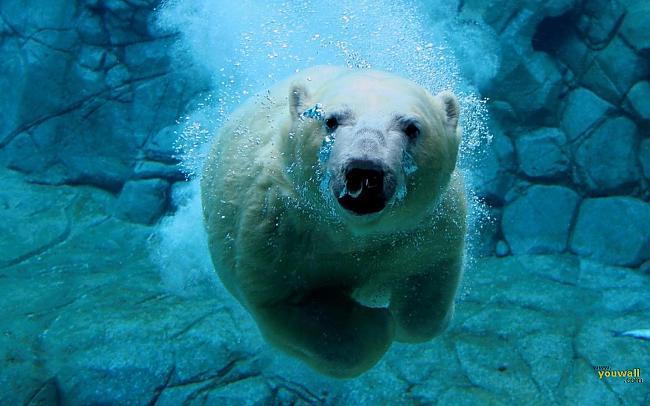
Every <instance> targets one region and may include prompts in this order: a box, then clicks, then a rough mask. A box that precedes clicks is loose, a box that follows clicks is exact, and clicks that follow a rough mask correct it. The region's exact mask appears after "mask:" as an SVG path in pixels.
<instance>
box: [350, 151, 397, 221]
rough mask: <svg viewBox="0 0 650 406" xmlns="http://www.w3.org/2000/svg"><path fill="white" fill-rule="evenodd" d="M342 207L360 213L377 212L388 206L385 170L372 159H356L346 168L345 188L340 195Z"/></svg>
mask: <svg viewBox="0 0 650 406" xmlns="http://www.w3.org/2000/svg"><path fill="white" fill-rule="evenodd" d="M338 201H339V204H340V205H341V207H343V208H344V209H346V210H349V211H351V212H353V213H355V214H358V215H364V214H370V213H376V212H378V211H381V210H382V209H383V208H384V207H385V206H386V201H387V198H386V194H385V193H384V170H383V169H382V167H381V165H379V164H377V163H374V162H371V161H354V162H351V163H350V164H349V165H347V167H346V168H345V188H344V189H343V191H342V192H341V193H340V194H339V196H338Z"/></svg>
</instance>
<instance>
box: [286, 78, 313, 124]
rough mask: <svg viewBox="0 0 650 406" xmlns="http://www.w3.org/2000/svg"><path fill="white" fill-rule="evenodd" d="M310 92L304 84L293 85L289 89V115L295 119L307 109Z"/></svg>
mask: <svg viewBox="0 0 650 406" xmlns="http://www.w3.org/2000/svg"><path fill="white" fill-rule="evenodd" d="M308 99H309V91H308V90H307V88H306V87H305V85H304V84H302V83H293V84H292V85H291V88H290V89H289V114H291V117H292V118H293V119H297V118H298V117H300V115H301V114H302V112H303V111H305V110H306V109H307V103H308Z"/></svg>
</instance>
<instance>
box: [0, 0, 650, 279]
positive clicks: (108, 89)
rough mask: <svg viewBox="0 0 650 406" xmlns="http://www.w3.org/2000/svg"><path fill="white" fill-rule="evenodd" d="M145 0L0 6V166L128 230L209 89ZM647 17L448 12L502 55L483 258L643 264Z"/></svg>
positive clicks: (523, 4)
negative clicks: (97, 201)
mask: <svg viewBox="0 0 650 406" xmlns="http://www.w3.org/2000/svg"><path fill="white" fill-rule="evenodd" d="M158 1H159V0H128V1H127V0H74V1H66V0H53V1H49V2H33V5H32V6H30V5H25V2H24V1H19V0H5V1H3V5H2V9H1V10H0V54H1V55H2V56H3V57H2V58H0V83H1V84H2V86H1V88H2V89H3V91H4V92H5V94H3V95H2V97H1V98H0V110H1V111H2V117H3V120H0V162H2V163H3V164H4V165H6V166H8V167H9V168H11V169H14V170H18V171H20V172H23V173H25V174H27V175H28V178H29V179H30V180H31V181H33V182H36V183H46V184H73V185H74V184H84V185H93V186H96V187H99V188H102V189H105V190H108V191H110V192H112V193H114V194H118V195H119V199H118V204H117V206H116V207H117V209H116V212H115V214H116V215H117V216H118V217H121V218H124V219H127V220H129V221H133V222H140V223H154V222H155V221H156V220H157V219H158V218H159V217H160V215H162V214H163V213H164V212H165V211H167V210H169V209H170V207H169V199H168V196H169V191H170V185H171V184H173V183H174V182H178V181H182V180H183V176H182V174H181V173H180V171H179V169H178V167H177V166H176V165H175V164H176V161H175V159H174V149H173V140H174V139H175V137H176V135H175V134H174V131H173V128H174V127H173V125H174V124H175V120H176V119H177V118H178V117H181V116H182V115H184V114H185V113H186V112H189V111H192V110H193V106H192V105H191V103H192V101H194V100H198V99H199V98H198V97H197V95H199V94H201V93H202V92H204V91H206V90H208V89H209V87H210V81H209V74H208V73H207V72H202V71H200V70H199V69H198V68H196V67H194V66H191V65H188V64H186V63H184V62H183V61H174V63H173V64H172V63H171V61H170V53H171V47H172V45H173V44H174V43H175V41H176V39H177V34H175V33H173V32H172V33H170V32H157V31H155V30H152V29H151V27H152V24H150V19H151V15H152V10H154V9H155V7H156V6H157V4H158ZM648 15H650V5H648V3H647V2H635V1H633V0H614V1H606V0H552V1H549V2H540V1H537V0H523V1H518V2H508V1H505V0H493V1H490V2H485V1H480V0H465V1H461V2H460V3H459V6H458V18H459V19H460V20H461V21H463V22H465V23H466V25H467V27H468V32H474V31H476V29H475V27H481V29H480V30H478V31H479V33H481V35H484V36H486V37H489V38H493V39H494V41H493V42H494V43H496V47H497V48H498V49H497V50H496V52H497V53H498V57H499V60H500V63H499V64H498V70H497V71H496V73H495V74H496V76H495V77H494V78H493V79H491V80H486V81H482V82H481V83H479V84H478V85H479V86H480V89H479V90H480V91H481V93H482V94H483V95H484V96H486V97H489V98H490V103H489V108H490V112H491V116H492V119H491V121H492V122H491V129H492V132H493V134H494V136H495V139H494V142H493V143H492V145H491V146H490V149H489V151H488V153H487V154H486V156H485V159H484V161H483V163H482V167H481V170H480V173H479V174H478V175H477V179H476V187H477V190H478V193H479V195H480V196H481V197H482V198H484V199H485V201H486V202H487V203H488V205H489V208H490V212H491V213H492V217H493V218H494V222H493V223H492V224H491V225H490V226H489V227H484V228H483V230H484V232H483V235H482V239H481V241H482V242H481V244H480V245H481V246H480V251H481V252H482V253H483V254H487V255H491V254H494V253H496V254H497V255H507V254H509V253H513V254H521V253H561V252H565V251H571V252H574V253H578V254H581V255H583V256H586V257H589V258H593V259H596V260H600V261H604V262H606V263H609V264H612V265H624V266H634V267H636V266H641V265H643V264H645V265H643V266H644V267H645V268H647V267H649V266H650V263H648V262H647V261H648V260H650V233H648V232H647V230H649V229H650V204H649V203H648V201H649V200H650V186H649V185H650V136H649V134H650V131H649V130H650V105H649V104H646V103H644V101H645V99H646V98H647V97H648V96H649V95H650V73H649V72H650V31H649V30H647V28H646V27H647V26H648V25H649V22H650V21H649V19H648V17H647V16H648ZM470 28H471V29H470ZM473 30H474V31H473ZM470 39H471V38H470ZM477 40H480V39H479V38H477ZM490 57H492V56H490ZM465 59H466V60H464V61H461V62H462V63H464V64H465V65H466V66H465V67H468V66H469V71H472V68H473V69H474V72H475V71H476V66H470V65H476V64H481V63H482V62H481V61H480V60H476V59H475V58H465ZM495 69H496V68H495Z"/></svg>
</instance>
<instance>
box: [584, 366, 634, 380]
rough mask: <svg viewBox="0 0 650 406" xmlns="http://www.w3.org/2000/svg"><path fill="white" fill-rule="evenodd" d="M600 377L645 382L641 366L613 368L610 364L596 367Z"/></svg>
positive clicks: (595, 369)
mask: <svg viewBox="0 0 650 406" xmlns="http://www.w3.org/2000/svg"><path fill="white" fill-rule="evenodd" d="M594 371H596V373H597V374H598V378H599V379H601V380H602V379H622V380H623V381H624V382H626V383H643V378H642V377H641V368H633V369H618V370H613V369H611V368H610V367H609V366H608V365H599V366H595V367H594Z"/></svg>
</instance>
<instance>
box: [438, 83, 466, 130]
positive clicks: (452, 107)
mask: <svg viewBox="0 0 650 406" xmlns="http://www.w3.org/2000/svg"><path fill="white" fill-rule="evenodd" d="M436 97H437V98H438V99H440V101H441V102H442V107H443V108H444V109H445V115H446V118H447V123H446V124H447V128H449V129H450V130H451V132H452V133H454V132H456V127H458V115H459V114H460V106H458V99H456V96H455V95H454V94H453V93H452V92H450V91H448V90H445V91H443V92H440V93H438V95H437V96H436Z"/></svg>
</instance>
